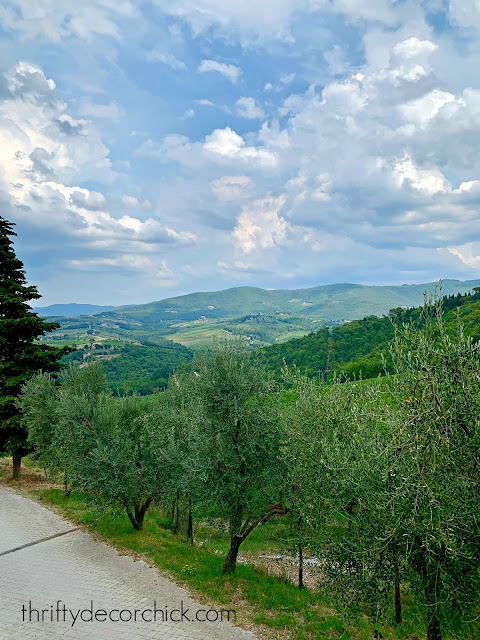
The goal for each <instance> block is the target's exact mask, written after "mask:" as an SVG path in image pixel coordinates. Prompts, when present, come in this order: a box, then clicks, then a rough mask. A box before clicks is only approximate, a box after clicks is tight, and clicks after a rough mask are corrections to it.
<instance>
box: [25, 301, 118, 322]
mask: <svg viewBox="0 0 480 640" xmlns="http://www.w3.org/2000/svg"><path fill="white" fill-rule="evenodd" d="M114 308H115V307H113V306H112V305H106V306H101V305H98V304H78V303H76V302H71V303H69V304H51V305H49V306H47V307H33V311H35V312H36V313H38V314H39V315H40V316H42V317H44V318H51V317H55V316H62V317H65V318H74V317H76V316H83V315H87V316H88V315H92V314H95V313H101V312H102V311H109V310H110V309H114Z"/></svg>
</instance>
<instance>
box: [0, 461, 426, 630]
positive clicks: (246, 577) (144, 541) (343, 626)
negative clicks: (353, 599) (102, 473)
mask: <svg viewBox="0 0 480 640" xmlns="http://www.w3.org/2000/svg"><path fill="white" fill-rule="evenodd" d="M9 472H10V469H9V468H7V466H6V460H5V459H4V460H0V481H1V482H3V483H4V484H8V485H9V486H17V487H18V488H19V489H20V490H21V489H22V488H23V489H24V490H26V494H27V495H28V496H30V497H33V498H35V499H39V500H41V501H42V503H43V504H44V505H45V506H47V507H50V508H51V509H53V510H54V511H57V512H59V513H61V514H62V515H63V516H65V517H66V518H68V519H69V520H71V521H72V522H75V523H76V524H79V525H81V526H82V527H84V528H85V529H87V530H88V531H90V532H91V533H92V534H94V535H97V536H99V537H100V538H102V539H103V540H105V541H106V542H108V543H110V544H112V545H113V546H115V547H116V548H118V549H120V550H121V551H122V552H123V553H130V554H131V555H134V556H136V557H140V558H142V559H144V560H145V561H146V562H147V563H148V564H150V565H154V566H156V567H157V568H158V569H159V570H160V572H161V573H163V574H164V575H166V576H167V577H169V578H170V579H173V580H174V581H175V582H177V583H179V584H182V585H183V586H185V587H187V588H188V589H189V590H190V592H192V595H193V596H194V597H195V598H196V599H197V600H200V601H202V602H203V603H204V604H205V605H208V606H211V607H227V608H229V609H235V610H236V613H237V624H239V625H240V626H243V627H245V628H248V629H250V630H252V631H253V632H254V633H255V634H256V635H257V637H259V638H278V639H282V640H283V639H285V640H372V639H373V638H382V639H383V640H399V639H405V640H406V639H407V638H408V639H409V640H413V639H414V638H416V639H420V638H422V637H424V629H425V621H424V618H423V614H422V612H421V610H420V608H419V607H418V606H417V605H416V604H415V603H414V601H413V599H412V597H411V596H409V595H408V594H404V598H403V601H404V602H403V603H404V618H405V620H404V622H403V623H402V625H399V626H398V627H396V628H393V627H392V626H390V625H389V624H387V623H384V624H373V623H372V622H370V621H369V620H368V619H367V616H366V615H365V614H364V613H363V612H360V615H358V612H356V611H353V610H352V611H344V612H342V613H341V612H340V611H339V609H338V608H337V607H336V606H335V603H334V602H333V600H332V598H331V597H330V596H329V594H328V593H326V592H325V590H322V589H317V590H313V589H312V590H310V589H303V590H300V589H299V588H298V587H297V586H296V585H295V584H293V583H292V582H289V581H288V580H286V579H281V578H279V577H275V576H274V575H272V574H270V573H268V572H267V571H266V570H261V569H259V568H258V567H257V568H255V566H253V565H252V564H239V565H237V570H236V572H235V574H234V575H233V576H229V577H225V576H222V575H221V567H222V564H223V558H224V555H225V552H226V550H227V548H228V536H227V534H226V533H225V532H224V531H222V530H221V529H219V528H218V527H216V526H214V524H213V523H208V522H195V536H196V544H195V546H191V545H190V544H188V542H187V541H186V536H185V531H183V530H182V531H181V532H180V533H179V534H174V533H173V531H172V523H171V520H170V518H169V517H168V516H167V515H166V514H165V512H163V511H162V510H161V509H157V508H155V509H151V510H150V511H149V512H148V513H147V515H146V518H145V525H144V530H143V531H141V532H134V531H133V529H132V526H131V524H130V522H129V520H128V518H127V517H126V516H125V515H120V516H118V517H114V516H113V515H112V514H111V513H109V512H103V513H99V511H98V509H94V508H93V507H91V506H90V505H89V504H88V503H87V502H86V500H85V498H84V497H83V496H82V495H80V494H76V493H72V494H71V496H70V498H68V499H65V498H64V497H63V490H62V489H60V488H59V487H58V484H57V485H56V486H52V482H51V480H47V481H46V480H45V479H44V478H43V477H42V472H41V470H40V469H39V468H38V467H36V466H35V463H34V462H31V461H28V460H26V465H25V467H24V471H23V478H22V480H21V481H20V482H19V483H17V485H15V483H13V482H12V481H11V480H8V479H7V477H8V475H9ZM46 487H47V488H46ZM287 531H288V522H287V520H286V519H285V518H284V519H282V518H279V519H278V520H272V521H270V523H268V524H266V525H264V526H262V527H258V528H257V529H256V530H255V531H254V532H253V533H252V535H251V537H250V538H249V539H247V541H246V542H245V543H244V545H242V547H241V550H240V554H241V555H242V556H249V557H250V558H255V556H256V555H258V554H260V553H262V552H263V553H265V552H267V553H270V554H271V553H275V552H279V551H282V550H283V549H282V544H281V542H279V540H281V539H284V538H285V537H286V533H287ZM386 618H387V619H390V620H393V610H390V611H388V612H387V616H386Z"/></svg>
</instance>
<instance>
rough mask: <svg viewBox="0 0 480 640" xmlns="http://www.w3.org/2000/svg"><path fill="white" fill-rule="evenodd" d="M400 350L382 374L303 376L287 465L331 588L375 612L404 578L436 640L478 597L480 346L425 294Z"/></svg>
mask: <svg viewBox="0 0 480 640" xmlns="http://www.w3.org/2000/svg"><path fill="white" fill-rule="evenodd" d="M392 357H393V360H394V362H395V371H396V372H395V375H392V376H389V377H387V378H384V379H383V380H380V379H379V380H376V381H373V382H363V383H357V384H354V385H351V384H333V385H328V386H327V387H324V388H323V389H320V388H318V387H316V385H314V384H312V383H311V382H309V381H306V380H303V379H298V380H297V381H296V383H295V384H294V388H295V389H296V393H297V398H298V401H297V405H296V408H295V412H294V415H293V417H292V421H291V425H292V426H291V429H290V434H291V447H290V451H291V452H292V459H291V465H290V469H291V473H292V474H294V476H293V477H295V480H296V482H297V483H298V485H299V487H300V492H299V493H300V498H299V499H297V502H298V503H299V504H301V508H302V515H303V517H304V518H305V520H306V521H307V522H308V523H309V524H310V534H311V545H312V548H313V549H315V550H316V552H317V554H318V555H319V557H320V559H321V562H322V563H323V568H324V571H325V576H326V578H328V579H330V582H329V585H330V586H331V587H332V588H333V587H335V586H336V587H337V588H338V591H339V592H343V595H344V597H347V598H350V599H351V600H357V601H358V602H359V604H362V605H365V603H369V604H370V612H371V614H372V616H375V615H378V614H381V612H382V609H383V607H384V605H385V603H386V600H385V598H386V597H387V596H388V597H389V598H391V599H393V595H392V586H393V584H394V581H395V578H396V577H398V578H399V579H400V580H401V581H402V582H403V583H404V584H405V585H408V586H409V587H410V588H413V589H414V591H416V592H417V594H418V598H419V601H420V602H423V603H424V605H425V617H426V624H427V627H428V630H427V636H428V638H431V639H437V638H440V637H441V629H444V630H447V629H448V630H449V631H450V632H452V633H455V632H456V631H457V630H458V629H459V628H460V626H461V623H460V618H461V617H462V615H463V624H467V625H468V624H469V616H470V619H471V618H472V617H473V616H474V614H475V611H476V608H477V607H478V598H479V595H480V593H479V592H480V575H479V571H478V566H479V555H480V527H479V520H478V505H479V498H480V495H479V487H480V465H479V462H480V460H479V450H480V449H479V445H480V349H479V346H478V345H477V344H474V343H473V342H472V341H471V340H470V339H469V338H466V337H465V336H464V334H463V331H462V327H461V324H460V323H459V324H458V329H457V333H456V335H454V336H449V335H447V332H446V331H445V329H444V327H443V323H442V309H441V304H440V302H438V301H427V302H426V304H425V307H424V310H423V314H422V317H421V319H420V321H419V322H418V323H417V324H415V325H413V324H410V325H407V326H404V327H402V328H401V329H399V330H398V331H397V334H396V339H395V342H394V344H393V345H392ZM293 452H296V453H295V454H294V453H293Z"/></svg>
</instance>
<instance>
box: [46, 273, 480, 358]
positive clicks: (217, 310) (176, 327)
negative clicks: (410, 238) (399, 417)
mask: <svg viewBox="0 0 480 640" xmlns="http://www.w3.org/2000/svg"><path fill="white" fill-rule="evenodd" d="M478 285H480V281H479V280H469V281H466V282H462V281H460V280H445V281H443V283H442V290H443V293H444V294H446V295H450V294H456V293H458V292H462V293H464V292H466V291H468V290H470V289H472V288H473V287H475V286H478ZM434 288H435V283H433V282H430V283H426V284H414V285H401V286H366V285H358V284H334V285H325V286H319V287H312V288H309V289H294V290H289V289H278V290H265V289H259V288H256V287H236V288H233V289H226V290H224V291H213V292H200V293H192V294H188V295H185V296H178V297H175V298H168V299H166V300H161V301H159V302H151V303H149V304H142V305H132V306H125V307H116V308H114V309H111V310H108V311H103V312H100V313H95V315H83V316H82V315H79V316H77V317H72V318H65V317H55V318H50V319H55V320H57V321H58V322H60V323H61V325H62V326H61V328H60V329H58V330H57V331H56V332H55V333H53V334H51V335H50V336H48V338H47V339H48V340H49V341H50V340H52V339H53V340H54V341H64V342H67V343H82V341H83V342H85V341H88V340H97V341H99V340H100V341H101V340H106V339H117V340H120V341H124V342H145V341H147V340H148V341H151V342H152V341H153V342H155V341H163V340H164V339H168V340H172V341H174V342H177V343H180V344H183V345H185V346H187V347H189V348H191V349H203V348H208V347H209V346H210V345H211V343H212V339H213V338H214V337H215V336H217V337H218V336H225V335H234V334H238V335H242V336H244V338H245V340H246V341H247V342H248V344H249V346H250V347H251V348H257V347H262V346H265V345H269V344H275V343H280V342H284V341H285V340H288V339H290V338H295V337H300V336H302V335H306V334H308V333H310V332H312V331H316V330H318V329H321V328H322V327H327V326H335V325H341V324H344V323H345V322H348V321H350V320H354V319H359V318H363V317H365V316H368V315H375V316H381V315H383V314H387V313H388V311H389V310H390V309H392V308H394V307H404V308H407V307H413V306H418V305H420V304H421V303H422V301H423V295H424V292H425V291H428V292H432V291H433V290H434Z"/></svg>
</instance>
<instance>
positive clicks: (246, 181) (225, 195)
mask: <svg viewBox="0 0 480 640" xmlns="http://www.w3.org/2000/svg"><path fill="white" fill-rule="evenodd" d="M251 184H252V181H251V179H250V178H249V177H248V176H223V177H222V178H218V179H217V180H213V181H212V182H211V183H210V187H211V189H212V192H213V193H214V194H215V195H216V196H217V198H218V199H219V200H237V199H238V198H240V197H241V196H243V195H244V194H245V190H246V188H247V187H249V186H250V185H251Z"/></svg>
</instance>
